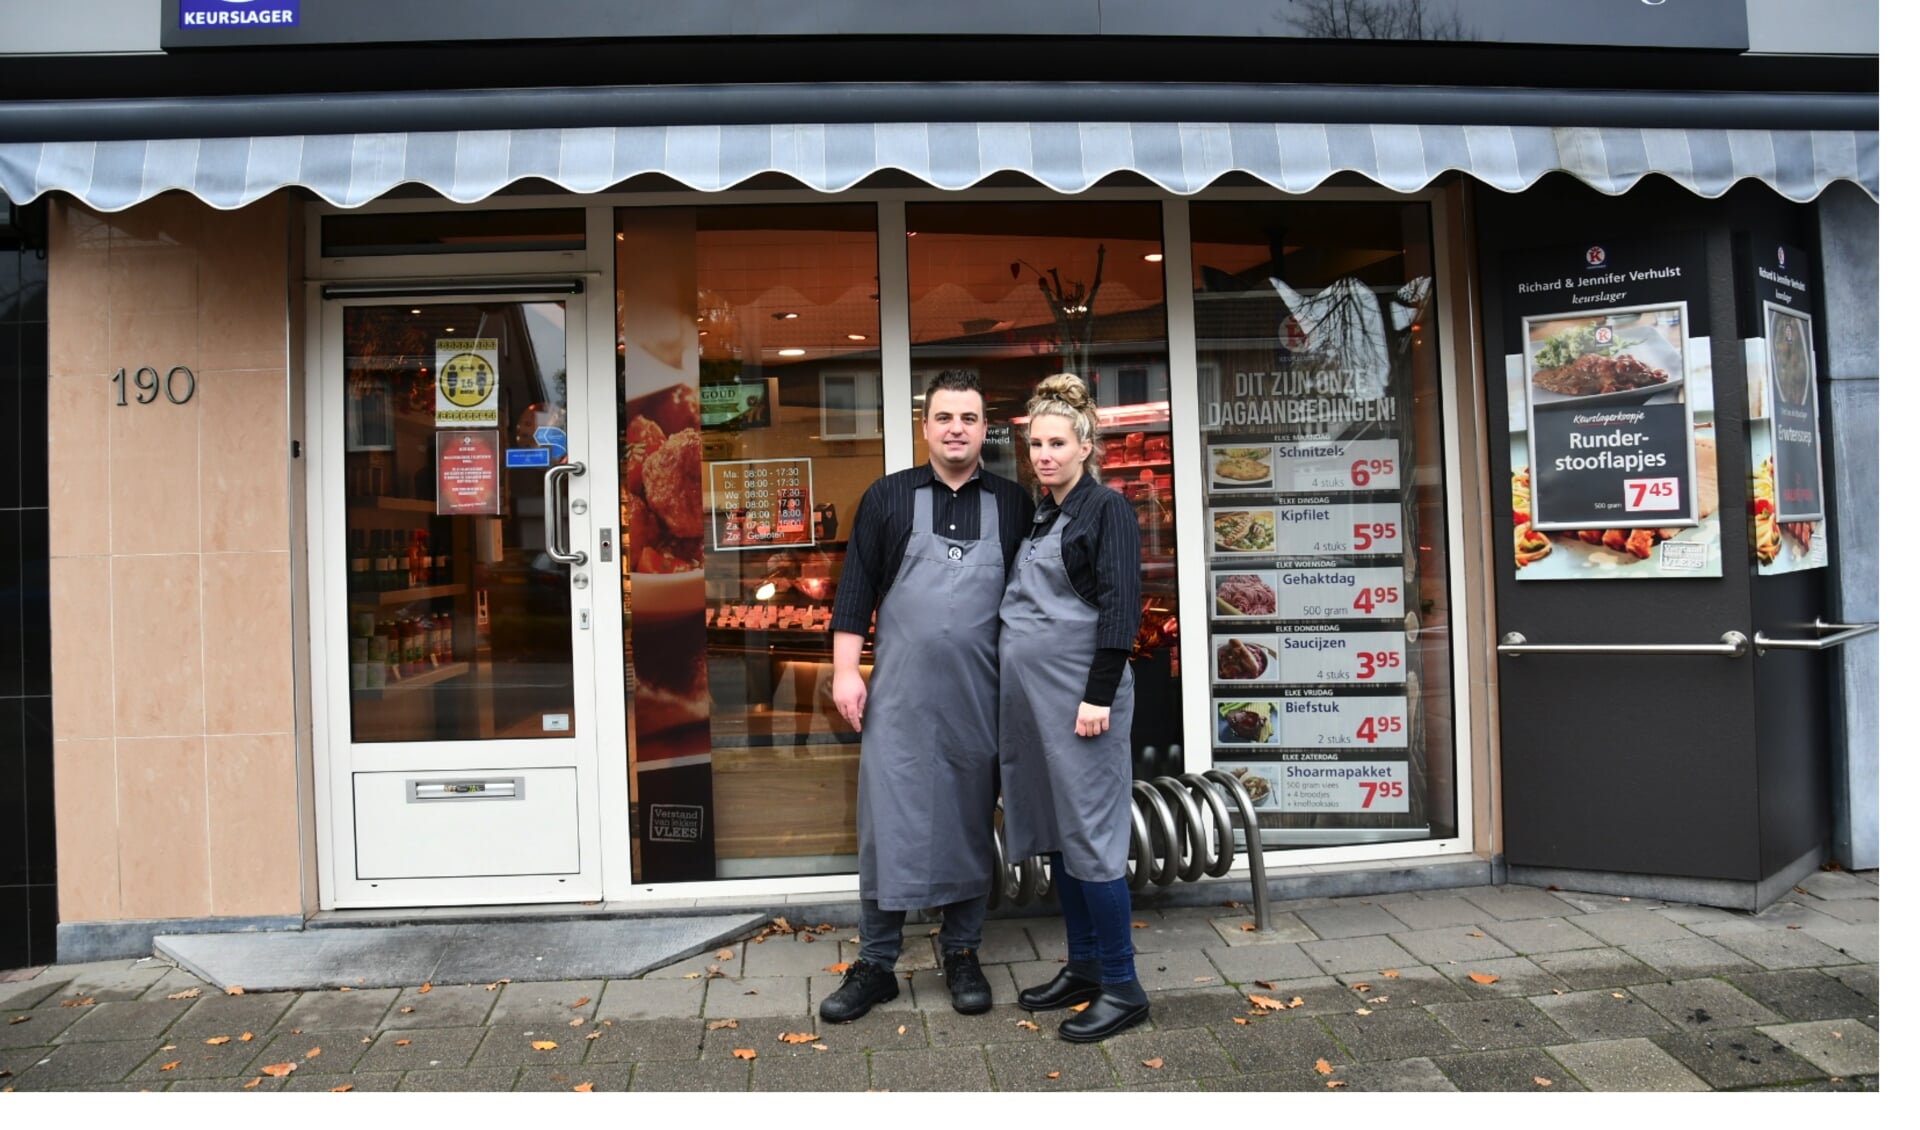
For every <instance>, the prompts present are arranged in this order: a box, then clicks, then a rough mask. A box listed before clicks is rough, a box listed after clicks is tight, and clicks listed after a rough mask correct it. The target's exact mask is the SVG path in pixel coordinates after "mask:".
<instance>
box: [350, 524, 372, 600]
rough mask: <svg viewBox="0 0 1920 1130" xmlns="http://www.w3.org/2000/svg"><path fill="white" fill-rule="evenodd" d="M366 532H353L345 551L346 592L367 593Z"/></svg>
mask: <svg viewBox="0 0 1920 1130" xmlns="http://www.w3.org/2000/svg"><path fill="white" fill-rule="evenodd" d="M367 567H368V559H367V532H366V531H365V530H355V531H353V537H352V539H351V540H350V543H349V547H348V549H347V591H348V592H365V591H367Z"/></svg>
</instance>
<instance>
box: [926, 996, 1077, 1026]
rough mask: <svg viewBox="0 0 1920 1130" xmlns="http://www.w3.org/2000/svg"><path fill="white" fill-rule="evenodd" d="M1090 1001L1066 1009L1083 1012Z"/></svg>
mask: <svg viewBox="0 0 1920 1130" xmlns="http://www.w3.org/2000/svg"><path fill="white" fill-rule="evenodd" d="M1092 1003H1093V1002H1092V1001H1081V1002H1080V1003H1079V1004H1076V1005H1074V1006H1073V1007H1072V1008H1069V1009H1068V1010H1067V1011H1068V1012H1085V1011H1087V1006H1088V1005H1090V1004H1092ZM901 1031H902V1032H904V1031H906V1029H905V1028H902V1029H901Z"/></svg>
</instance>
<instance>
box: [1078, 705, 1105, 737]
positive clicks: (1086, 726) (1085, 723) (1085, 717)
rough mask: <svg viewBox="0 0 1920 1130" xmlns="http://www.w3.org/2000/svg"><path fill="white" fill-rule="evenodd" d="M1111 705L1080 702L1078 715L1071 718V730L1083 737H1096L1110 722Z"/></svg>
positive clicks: (1102, 732) (1103, 731)
mask: <svg viewBox="0 0 1920 1130" xmlns="http://www.w3.org/2000/svg"><path fill="white" fill-rule="evenodd" d="M1112 715H1113V707H1111V706H1093V705H1090V704H1088V703H1084V702H1083V703H1081V704H1080V715H1079V717H1077V718H1075V719H1074V720H1073V732H1074V733H1076V734H1078V735H1080V736H1081V737H1083V738H1097V737H1099V736H1100V735H1101V734H1104V733H1106V732H1107V727H1108V726H1109V725H1111V724H1112V721H1113V718H1112Z"/></svg>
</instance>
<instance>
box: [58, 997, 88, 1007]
mask: <svg viewBox="0 0 1920 1130" xmlns="http://www.w3.org/2000/svg"><path fill="white" fill-rule="evenodd" d="M92 1003H93V998H92V997H80V998H77V999H75V1000H70V1001H61V1002H60V1007H61V1008H85V1007H86V1006H88V1005H90V1004H92Z"/></svg>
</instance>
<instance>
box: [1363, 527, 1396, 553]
mask: <svg viewBox="0 0 1920 1130" xmlns="http://www.w3.org/2000/svg"><path fill="white" fill-rule="evenodd" d="M1399 536H1400V524H1399V523H1398V522H1355V523H1354V524H1353V549H1354V552H1356V553H1365V552H1366V551H1367V550H1369V549H1372V548H1373V543H1374V542H1376V541H1392V540H1393V539H1394V538H1397V537H1399Z"/></svg>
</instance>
